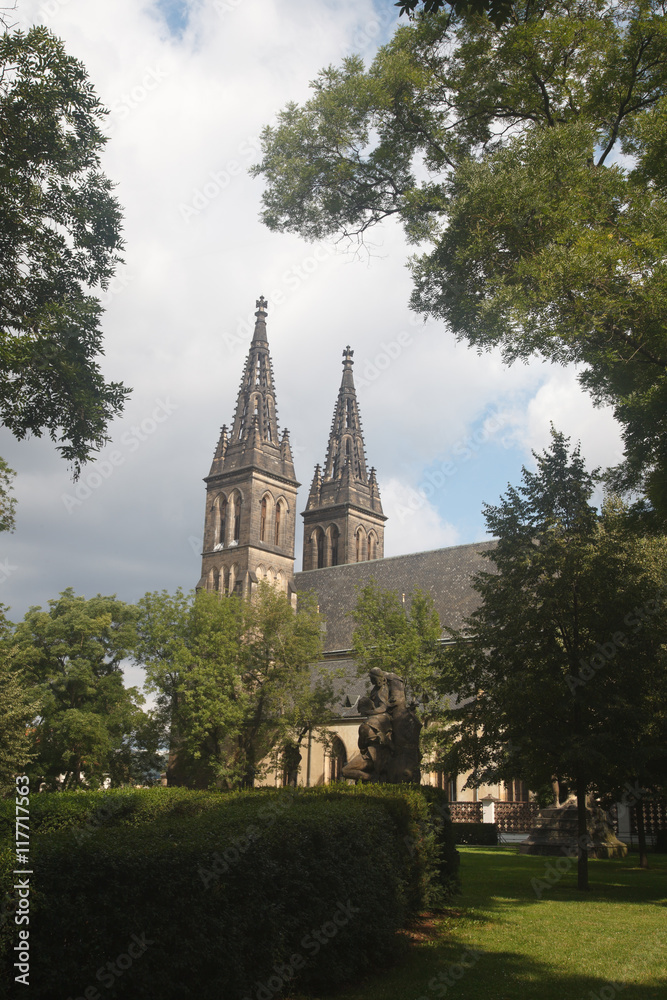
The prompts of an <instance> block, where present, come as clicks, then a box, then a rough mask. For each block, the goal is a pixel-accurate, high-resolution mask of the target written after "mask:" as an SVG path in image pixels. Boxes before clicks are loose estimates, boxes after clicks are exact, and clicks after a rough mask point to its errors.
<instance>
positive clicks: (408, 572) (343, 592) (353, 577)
mask: <svg viewBox="0 0 667 1000" xmlns="http://www.w3.org/2000/svg"><path fill="white" fill-rule="evenodd" d="M493 545H494V542H493V541H491V540H489V541H487V542H475V543H472V544H470V545H454V546H451V547H450V548H446V549H433V550H432V551H430V552H412V553H410V555H406V556H392V557H390V558H388V559H374V560H372V561H370V562H360V563H347V564H345V565H342V566H328V567H326V568H324V569H311V570H306V571H304V572H301V573H295V575H294V581H295V584H296V588H297V590H298V591H302V592H303V591H312V592H313V593H314V594H315V597H316V600H317V603H318V605H319V609H320V611H321V613H322V614H323V615H324V618H325V619H326V628H327V631H326V638H325V644H324V648H325V651H326V652H328V653H331V652H334V651H336V650H349V649H351V647H352V632H353V629H354V622H353V620H352V618H351V617H350V614H349V613H350V611H352V610H353V609H354V607H355V605H356V602H357V588H361V587H365V586H366V585H367V584H368V583H370V581H371V579H373V580H375V582H376V583H377V585H378V586H379V587H381V588H383V589H384V590H394V591H396V592H397V593H398V594H399V595H402V594H405V598H406V600H408V599H409V596H410V594H411V593H412V592H413V591H414V590H417V589H419V590H422V591H423V592H424V593H427V594H430V595H431V597H432V598H433V603H434V605H435V609H436V611H437V612H438V616H439V618H440V622H441V624H442V626H443V628H444V627H446V626H449V627H450V628H458V627H460V626H461V624H462V623H463V619H464V618H465V617H466V616H467V615H469V614H470V612H471V611H473V610H474V609H475V607H476V606H477V604H478V603H479V597H478V595H477V593H476V592H475V591H474V590H473V589H472V587H471V585H470V579H471V577H472V575H473V574H474V573H476V572H477V571H478V570H480V569H483V568H484V569H486V568H488V569H489V570H491V569H492V564H489V563H488V561H487V560H485V559H484V558H483V556H482V553H483V552H484V551H485V550H486V549H489V548H492V547H493Z"/></svg>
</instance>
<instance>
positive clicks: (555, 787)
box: [551, 774, 560, 808]
mask: <svg viewBox="0 0 667 1000" xmlns="http://www.w3.org/2000/svg"><path fill="white" fill-rule="evenodd" d="M551 790H552V792H553V795H554V805H555V806H556V808H558V806H559V805H560V784H559V782H558V776H557V775H555V774H554V776H553V778H552V779H551Z"/></svg>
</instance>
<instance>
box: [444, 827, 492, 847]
mask: <svg viewBox="0 0 667 1000" xmlns="http://www.w3.org/2000/svg"><path fill="white" fill-rule="evenodd" d="M452 826H453V828H454V837H455V839H456V843H457V844H477V845H484V846H489V845H492V844H497V843H498V827H497V826H496V824H495V823H452Z"/></svg>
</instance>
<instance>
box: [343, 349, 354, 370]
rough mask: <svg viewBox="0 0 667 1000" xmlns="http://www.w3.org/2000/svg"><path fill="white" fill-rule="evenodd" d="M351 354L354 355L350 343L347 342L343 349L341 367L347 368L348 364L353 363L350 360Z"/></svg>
mask: <svg viewBox="0 0 667 1000" xmlns="http://www.w3.org/2000/svg"><path fill="white" fill-rule="evenodd" d="M353 355H354V351H351V350H350V345H349V344H348V345H347V347H346V348H345V350H344V351H343V367H344V368H347V367H348V366H351V365H353V364H354V361H353V360H352V357H353Z"/></svg>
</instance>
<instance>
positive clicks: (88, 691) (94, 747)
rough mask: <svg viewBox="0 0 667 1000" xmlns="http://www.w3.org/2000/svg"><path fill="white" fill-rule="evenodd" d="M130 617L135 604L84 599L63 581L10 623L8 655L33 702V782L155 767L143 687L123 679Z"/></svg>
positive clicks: (130, 774) (142, 776)
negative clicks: (41, 604)
mask: <svg viewBox="0 0 667 1000" xmlns="http://www.w3.org/2000/svg"><path fill="white" fill-rule="evenodd" d="M135 619H136V610H135V609H134V608H133V607H132V606H131V605H127V604H124V603H123V602H122V601H119V600H117V599H116V598H115V597H102V596H101V595H99V594H98V595H97V596H96V597H93V598H90V599H89V600H86V599H85V598H84V597H76V596H75V595H74V592H73V591H72V590H71V589H68V590H65V591H63V593H62V594H61V595H60V597H59V598H58V599H57V600H54V601H50V602H49V610H48V611H43V610H42V609H41V608H38V607H33V608H31V609H30V610H29V611H28V613H27V614H26V616H25V618H24V620H23V622H21V623H20V624H19V625H17V626H16V629H15V632H14V636H13V647H12V663H13V666H14V667H15V668H16V669H20V670H22V671H23V674H24V675H25V678H26V680H27V682H28V684H29V685H30V688H31V690H32V693H33V697H35V698H37V697H38V698H39V702H40V708H39V715H38V717H37V718H36V722H35V726H34V750H35V751H36V760H35V762H34V763H33V764H32V765H31V766H30V768H29V769H28V773H29V774H30V776H31V778H32V779H33V781H34V782H37V781H39V780H43V781H46V782H47V784H48V785H50V786H51V787H55V786H59V787H60V786H62V787H65V788H69V787H76V786H77V785H79V784H80V783H81V781H82V780H83V781H85V782H86V783H87V784H92V785H95V784H98V783H99V782H101V781H102V780H103V779H104V778H105V777H106V776H107V775H108V776H109V777H110V778H111V781H112V784H114V785H116V784H123V783H126V782H133V781H141V780H146V778H147V777H148V776H149V775H150V773H151V772H154V771H155V770H156V769H157V768H159V765H160V763H161V759H160V757H159V754H158V738H159V737H158V734H157V733H156V732H155V729H154V726H153V725H152V722H151V719H150V717H149V716H148V715H146V713H145V712H144V711H143V710H142V709H141V704H142V703H143V701H144V698H143V695H141V693H140V692H139V691H138V690H137V689H136V688H125V687H124V685H123V673H122V667H121V663H122V661H123V660H124V659H126V658H127V657H128V656H129V654H130V652H131V650H132V648H133V646H134V643H135ZM61 775H63V776H64V777H63V778H62V780H61V778H60V776H61Z"/></svg>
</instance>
